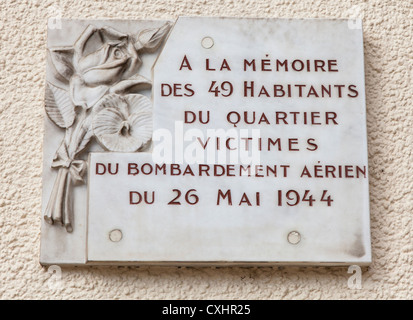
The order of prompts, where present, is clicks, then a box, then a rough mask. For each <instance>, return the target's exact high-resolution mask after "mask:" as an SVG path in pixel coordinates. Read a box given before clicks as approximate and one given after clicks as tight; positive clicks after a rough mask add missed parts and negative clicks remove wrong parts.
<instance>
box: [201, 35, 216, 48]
mask: <svg viewBox="0 0 413 320" xmlns="http://www.w3.org/2000/svg"><path fill="white" fill-rule="evenodd" d="M201 45H202V46H203V47H204V48H205V49H210V48H212V47H213V46H214V39H212V38H211V37H205V38H203V39H202V41H201Z"/></svg>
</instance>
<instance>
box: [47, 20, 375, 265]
mask: <svg viewBox="0 0 413 320" xmlns="http://www.w3.org/2000/svg"><path fill="white" fill-rule="evenodd" d="M360 25H361V24H357V26H360ZM45 110H46V114H47V116H48V117H46V121H45V142H44V155H45V156H44V175H43V184H44V187H43V188H44V192H43V204H44V206H43V212H42V217H43V219H42V220H43V223H42V244H41V263H43V264H52V263H57V264H78V265H81V264H119V265H123V264H136V265H140V264H153V265H155V264H167V265H271V264H295V265H346V264H347V265H348V264H359V265H363V264H368V263H370V261H371V249H370V222H369V191H368V168H367V163H368V160H367V137H366V119H365V117H366V112H365V89H364V65H363V37H362V30H361V29H359V28H354V23H352V22H349V21H347V20H315V19H308V20H307V19H303V20H283V19H236V18H200V17H192V18H190V17H180V18H178V19H177V20H176V21H174V22H172V21H121V20H99V21H96V20H64V21H63V22H62V26H61V28H60V29H51V30H50V29H49V33H48V62H47V83H46V99H45Z"/></svg>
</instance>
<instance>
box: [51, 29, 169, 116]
mask: <svg viewBox="0 0 413 320" xmlns="http://www.w3.org/2000/svg"><path fill="white" fill-rule="evenodd" d="M169 28H170V24H169V23H167V24H165V25H164V26H162V27H161V28H158V29H147V30H143V31H141V32H140V33H139V35H137V36H134V35H128V34H124V33H122V32H119V31H117V30H115V29H113V28H110V27H103V28H97V27H96V26H93V25H89V26H88V27H87V28H86V29H85V30H84V31H83V33H82V34H81V36H80V37H79V38H78V39H77V41H76V42H75V44H74V45H73V47H60V48H51V49H50V56H49V59H50V60H51V65H52V73H53V75H54V78H55V79H56V80H58V81H59V82H61V83H63V84H67V85H68V86H69V91H70V95H71V100H72V101H73V103H74V104H75V105H78V106H83V107H86V108H87V109H88V108H91V107H93V105H95V104H96V103H97V102H98V101H99V100H100V99H101V98H102V97H103V96H104V95H105V94H106V93H112V92H113V93H133V92H136V91H137V90H136V89H137V87H138V86H139V85H150V81H149V80H147V79H145V78H143V77H142V76H138V75H137V71H138V68H139V67H140V65H141V63H142V61H141V59H140V57H139V53H141V52H144V51H145V50H146V51H152V50H156V49H157V48H158V47H159V45H160V43H161V41H162V39H163V38H164V37H165V35H166V34H167V32H168V31H169Z"/></svg>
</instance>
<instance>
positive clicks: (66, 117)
mask: <svg viewBox="0 0 413 320" xmlns="http://www.w3.org/2000/svg"><path fill="white" fill-rule="evenodd" d="M45 108H46V113H47V115H48V116H49V118H50V119H51V120H52V121H53V122H54V123H55V124H56V125H57V126H59V127H60V128H64V129H65V128H69V127H70V126H71V125H72V124H73V122H74V120H75V117H76V113H75V106H74V105H73V103H72V101H71V100H70V95H69V93H68V92H67V91H66V90H63V89H60V88H58V87H56V86H54V85H52V84H50V83H47V85H46V97H45Z"/></svg>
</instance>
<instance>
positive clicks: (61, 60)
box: [48, 47, 74, 83]
mask: <svg viewBox="0 0 413 320" xmlns="http://www.w3.org/2000/svg"><path fill="white" fill-rule="evenodd" d="M73 54H74V51H73V48H72V47H58V48H50V49H49V50H48V59H49V61H50V63H51V64H52V67H53V68H51V69H50V70H51V71H52V73H53V75H54V76H55V77H56V78H57V79H58V80H60V81H62V82H63V83H69V79H70V77H71V76H72V75H73V73H74V70H73V62H72V60H73Z"/></svg>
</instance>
